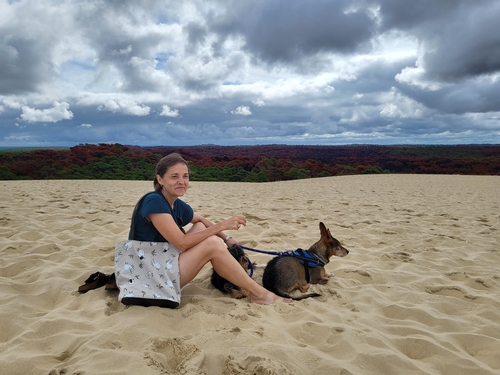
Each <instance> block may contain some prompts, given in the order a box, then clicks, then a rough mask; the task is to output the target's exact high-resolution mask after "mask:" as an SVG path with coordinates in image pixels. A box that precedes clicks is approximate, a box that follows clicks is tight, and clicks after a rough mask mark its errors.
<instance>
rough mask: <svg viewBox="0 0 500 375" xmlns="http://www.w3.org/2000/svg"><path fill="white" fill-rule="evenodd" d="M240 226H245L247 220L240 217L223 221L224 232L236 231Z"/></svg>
mask: <svg viewBox="0 0 500 375" xmlns="http://www.w3.org/2000/svg"><path fill="white" fill-rule="evenodd" d="M242 225H247V220H246V219H245V218H244V217H243V216H241V215H236V216H233V217H231V218H229V219H227V220H225V221H224V227H225V228H224V229H225V230H238V229H240V227H241V226H242Z"/></svg>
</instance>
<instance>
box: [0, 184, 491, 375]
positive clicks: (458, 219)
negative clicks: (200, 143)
mask: <svg viewBox="0 0 500 375" xmlns="http://www.w3.org/2000/svg"><path fill="white" fill-rule="evenodd" d="M0 186H1V187H2V192H1V202H0V233H1V242H0V254H1V256H0V298H1V301H2V308H1V309H0V364H1V367H0V372H1V373H2V374H5V375H10V374H23V375H30V374H51V375H54V374H75V375H76V374H81V375H82V374H144V375H147V374H208V375H213V374H224V375H229V374H279V375H283V374H301V375H302V374H315V375H320V374H325V375H327V374H328V375H334V374H343V375H346V374H386V375H387V374H454V375H457V374H500V355H499V353H500V352H499V348H500V248H499V243H500V209H499V206H500V177H485V176H434V175H433V176H429V175H371V176H346V177H330V178H322V179H308V180H298V181H287V182H277V183H261V184H247V183H210V182H193V183H192V187H191V188H190V190H189V191H188V193H187V194H186V196H185V197H184V200H185V201H187V202H188V203H189V204H191V205H192V206H193V207H194V208H195V210H196V211H197V212H199V213H201V214H202V215H205V216H207V217H208V218H210V219H211V220H212V221H218V220H221V219H225V218H227V217H229V216H232V215H233V214H243V215H245V216H246V217H247V219H248V225H247V226H246V227H244V228H242V229H240V230H239V231H238V232H234V233H231V234H233V235H234V237H236V238H237V239H238V240H240V241H241V242H242V243H243V244H245V245H247V246H251V247H255V248H258V249H265V250H273V251H283V250H289V249H296V248H298V247H308V246H309V245H311V244H312V243H314V242H315V241H316V240H317V239H318V238H319V229H318V224H319V222H320V221H323V222H324V223H325V224H326V226H327V227H329V228H330V230H331V232H332V234H333V235H334V237H336V238H337V239H339V240H340V241H341V242H342V243H343V245H344V246H345V247H347V248H348V249H349V250H350V251H351V253H350V254H349V255H348V256H347V257H345V258H341V259H340V258H335V259H333V260H332V262H331V263H330V264H328V265H327V270H328V271H329V272H333V273H334V274H335V277H334V278H332V279H331V280H330V281H329V283H328V284H327V285H315V286H313V287H312V288H311V290H312V291H315V292H318V293H321V294H322V296H321V297H319V298H316V299H306V300H303V301H296V302H293V303H291V304H287V303H284V302H283V301H279V302H277V303H275V304H274V305H272V306H260V305H255V304H250V303H249V302H248V300H235V299H231V298H228V297H227V296H225V295H222V294H221V293H220V292H219V291H218V290H216V289H215V288H213V287H212V286H211V285H210V274H211V268H210V267H209V266H206V268H205V269H204V270H202V272H201V273H200V274H199V275H198V277H197V278H196V279H195V280H194V281H193V282H192V283H191V284H189V285H188V286H187V287H186V288H185V289H184V291H183V300H182V304H181V306H180V307H179V308H178V309H175V310H170V309H161V308H143V307H135V306H134V307H126V306H124V305H122V304H120V303H119V302H118V301H117V299H116V298H117V292H107V291H105V290H104V289H97V290H93V291H90V292H88V293H86V294H79V293H78V292H77V288H78V286H79V285H81V284H82V283H83V281H84V280H85V279H86V277H87V276H88V275H89V274H90V273H92V272H95V271H103V272H107V273H111V272H113V252H114V245H115V243H116V242H118V241H120V240H123V239H125V238H126V236H127V233H128V228H129V220H130V215H131V212H132V209H133V206H134V205H135V202H136V201H137V199H138V198H139V197H140V196H141V195H142V194H143V193H144V192H147V191H149V190H151V188H152V183H151V182H132V181H0ZM250 255H251V257H252V258H253V259H255V260H256V261H257V263H258V266H257V268H256V272H255V275H254V278H256V280H257V281H258V282H261V276H262V272H263V268H264V266H265V264H266V262H267V261H268V260H269V259H270V256H268V255H266V254H259V253H251V254H250Z"/></svg>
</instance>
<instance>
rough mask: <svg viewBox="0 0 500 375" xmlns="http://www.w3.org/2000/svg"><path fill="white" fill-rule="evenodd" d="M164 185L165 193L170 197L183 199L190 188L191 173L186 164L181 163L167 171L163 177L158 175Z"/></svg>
mask: <svg viewBox="0 0 500 375" xmlns="http://www.w3.org/2000/svg"><path fill="white" fill-rule="evenodd" d="M156 179H157V181H158V182H159V183H160V185H163V192H164V193H166V194H167V195H169V196H175V197H182V196H183V195H184V194H185V193H186V190H187V188H188V186H189V171H188V167H187V165H186V164H184V163H182V162H179V163H177V164H174V165H172V166H171V167H170V168H168V169H167V171H166V172H165V174H164V175H163V176H160V175H158V174H157V175H156Z"/></svg>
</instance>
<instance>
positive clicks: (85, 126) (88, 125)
mask: <svg viewBox="0 0 500 375" xmlns="http://www.w3.org/2000/svg"><path fill="white" fill-rule="evenodd" d="M80 127H81V128H91V127H92V125H91V124H81V125H80Z"/></svg>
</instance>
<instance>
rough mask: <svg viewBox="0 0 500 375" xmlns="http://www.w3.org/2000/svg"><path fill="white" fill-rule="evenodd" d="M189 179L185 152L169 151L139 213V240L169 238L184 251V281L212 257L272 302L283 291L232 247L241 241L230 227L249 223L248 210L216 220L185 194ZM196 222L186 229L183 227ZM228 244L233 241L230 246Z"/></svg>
mask: <svg viewBox="0 0 500 375" xmlns="http://www.w3.org/2000/svg"><path fill="white" fill-rule="evenodd" d="M188 185H189V169H188V165H187V162H186V160H184V159H183V158H182V157H181V155H179V154H177V153H173V154H170V155H167V156H165V157H163V158H162V159H161V160H160V161H159V162H158V164H157V165H156V176H155V180H154V188H155V193H156V194H154V193H153V194H149V195H147V196H146V197H145V198H144V200H143V202H142V204H141V207H140V209H139V210H138V212H137V214H136V217H135V224H134V238H132V239H133V240H137V241H155V242H169V243H170V244H171V245H172V246H175V247H176V248H177V249H178V250H179V251H180V252H181V253H180V255H179V273H180V286H181V288H182V287H184V286H185V285H186V284H187V283H188V282H190V281H191V280H193V279H194V278H195V276H196V275H197V274H198V273H199V272H200V270H201V269H202V267H203V266H204V265H205V264H206V263H208V262H210V263H212V266H213V268H214V270H215V271H216V272H217V273H218V274H219V275H220V276H222V277H223V278H225V279H227V280H229V281H230V282H232V283H233V284H235V285H238V286H239V287H240V288H242V289H245V290H246V291H247V292H248V293H249V294H250V301H251V302H255V303H259V304H265V305H266V304H271V303H273V302H274V301H275V300H276V299H278V298H279V297H278V296H277V295H275V294H274V293H271V292H269V291H268V290H267V289H265V288H264V287H262V286H260V285H259V284H257V283H256V282H255V281H254V280H253V279H252V278H250V277H248V275H247V273H246V272H245V270H244V269H243V268H242V267H241V265H240V264H239V263H238V262H237V261H236V259H234V257H233V256H232V255H231V254H230V253H229V251H228V250H227V246H230V245H233V244H237V243H238V242H237V241H236V240H234V239H233V238H232V237H231V236H229V235H226V234H225V233H224V231H225V230H238V229H239V228H240V226H241V225H246V219H245V218H244V217H243V216H240V215H237V216H233V217H231V218H229V219H227V220H224V221H222V222H220V223H217V224H213V223H211V222H210V221H209V220H207V219H206V218H204V217H203V216H201V215H198V214H197V213H195V212H194V211H193V209H192V208H191V207H190V206H189V205H188V204H187V203H185V202H184V201H182V200H180V199H178V198H179V197H182V196H183V195H184V194H185V193H186V190H187V188H188ZM187 223H191V224H192V227H191V228H190V229H189V230H188V231H187V232H184V230H183V229H182V227H183V226H184V225H186V224H187ZM226 245H227V246H226Z"/></svg>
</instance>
